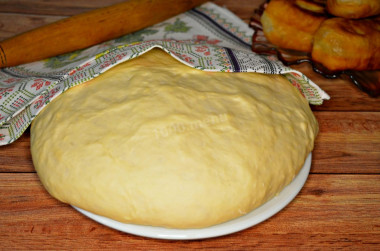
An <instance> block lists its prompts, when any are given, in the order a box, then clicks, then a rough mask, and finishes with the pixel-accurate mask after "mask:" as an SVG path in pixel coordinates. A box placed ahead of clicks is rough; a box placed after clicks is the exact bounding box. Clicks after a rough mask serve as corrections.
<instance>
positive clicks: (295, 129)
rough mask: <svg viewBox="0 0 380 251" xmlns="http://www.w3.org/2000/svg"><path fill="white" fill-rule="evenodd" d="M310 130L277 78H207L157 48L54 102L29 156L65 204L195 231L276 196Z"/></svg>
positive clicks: (35, 130) (305, 111)
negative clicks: (194, 229)
mask: <svg viewBox="0 0 380 251" xmlns="http://www.w3.org/2000/svg"><path fill="white" fill-rule="evenodd" d="M317 130H318V126H317V122H316V120H315V118H314V116H313V114H312V112H311V110H310V108H309V105H308V103H307V101H306V100H305V99H304V98H303V97H302V95H301V94H300V93H299V92H298V90H296V88H294V87H293V86H292V85H291V84H290V83H289V81H288V80H286V79H285V78H284V77H283V76H280V75H274V76H269V75H261V74H255V73H210V72H204V71H200V70H196V69H193V68H191V67H188V66H185V65H183V64H181V63H179V62H177V61H176V60H174V59H173V58H171V57H170V56H169V55H167V54H166V53H164V52H162V51H160V50H154V51H152V52H149V53H147V54H144V55H142V56H140V57H138V58H136V59H133V60H130V61H128V62H125V63H123V64H121V65H118V66H116V67H114V68H113V69H111V70H109V71H107V72H106V73H104V74H102V75H101V76H99V77H97V78H95V79H93V80H91V81H89V82H87V83H84V84H81V85H79V86H77V87H74V88H71V89H69V90H68V91H67V92H65V93H63V94H62V95H60V96H59V97H58V98H57V99H55V100H54V101H52V102H51V103H50V104H49V105H48V106H46V107H45V108H44V110H43V111H42V112H41V113H40V114H39V115H38V116H37V117H36V119H35V120H34V122H33V124H32V128H31V152H32V157H33V163H34V165H35V168H36V170H37V173H38V175H39V177H40V179H41V182H42V184H43V185H44V186H45V188H46V189H47V190H48V191H49V193H50V194H51V195H52V196H54V197H55V198H57V199H58V200H60V201H62V202H65V203H69V204H71V205H74V206H77V207H79V208H82V209H85V210H87V211H90V212H93V213H95V214H98V215H102V216H106V217H108V218H111V219H114V220H117V221H120V222H126V223H134V224H142V225H152V226H164V227H169V228H201V227H207V226H211V225H214V224H218V223H222V222H225V221H228V220H231V219H234V218H236V217H239V216H241V215H244V214H246V213H248V212H250V211H251V210H252V209H254V208H256V207H258V206H260V205H261V204H263V203H264V202H266V201H267V200H268V199H270V198H272V197H273V196H275V195H276V194H277V193H279V192H280V191H281V190H282V189H283V188H284V186H286V185H287V184H288V183H290V182H291V181H292V179H293V178H294V176H295V175H296V174H297V173H298V171H299V170H300V168H301V167H302V166H303V163H304V161H305V159H306V157H307V155H308V154H309V153H310V151H311V150H312V149H313V144H314V138H315V136H316V133H317Z"/></svg>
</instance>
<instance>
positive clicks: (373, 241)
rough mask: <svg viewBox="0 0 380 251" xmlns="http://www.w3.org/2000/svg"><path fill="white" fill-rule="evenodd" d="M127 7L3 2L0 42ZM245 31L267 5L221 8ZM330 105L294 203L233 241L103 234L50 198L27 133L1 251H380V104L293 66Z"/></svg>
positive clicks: (0, 231) (4, 211)
mask: <svg viewBox="0 0 380 251" xmlns="http://www.w3.org/2000/svg"><path fill="white" fill-rule="evenodd" d="M122 1H123V0H110V1H100V0H93V1H89V0H65V1H60V0H50V1H45V0H0V40H2V39H6V38H8V37H11V36H13V35H16V34H19V33H21V32H24V31H27V30H29V29H33V28H36V27H39V26H41V25H44V24H48V23H51V22H53V21H56V20H59V19H62V18H64V17H66V16H70V15H74V14H78V13H82V12H84V11H88V10H91V9H94V8H99V7H103V6H107V5H110V4H113V3H118V2H122ZM214 2H215V3H217V4H219V5H221V6H225V7H227V8H228V9H229V10H231V11H232V12H234V13H235V14H236V15H238V16H239V17H240V18H242V19H243V20H244V21H246V22H248V20H249V17H250V15H251V13H252V11H253V10H254V9H255V8H256V7H257V6H258V5H259V4H260V3H261V2H262V0H216V1H214ZM294 68H295V69H297V70H300V71H302V72H303V73H305V74H306V75H307V76H308V77H309V78H310V79H311V80H313V81H314V82H315V83H317V84H318V85H319V86H320V87H321V88H322V89H324V90H325V91H326V92H327V93H328V94H329V95H330V96H331V100H329V101H325V102H324V104H323V105H321V106H312V110H313V111H314V114H315V116H316V118H317V120H318V122H319V125H320V133H319V135H318V138H317V140H316V144H315V149H314V151H313V162H312V168H311V174H310V176H309V178H308V180H307V182H306V184H305V187H304V188H303V189H302V190H301V193H300V194H299V195H298V196H297V197H296V199H295V200H294V201H293V202H291V203H290V204H289V205H288V206H287V207H286V208H285V209H284V210H282V211H281V212H280V213H278V214H277V215H275V216H274V217H272V218H270V219H269V220H267V221H265V222H263V223H261V224H259V225H257V226H254V227H252V228H249V229H247V230H244V231H241V232H238V233H235V234H231V235H228V236H223V237H218V238H212V239H206V240H196V241H166V240H154V239H149V238H144V237H138V236H133V235H129V234H125V233H121V232H119V231H116V230H112V229H110V228H107V227H104V226H102V225H100V224H98V223H96V222H94V221H92V220H90V219H88V218H86V217H85V216H83V215H81V214H80V213H78V212H76V211H75V210H73V209H72V208H71V207H70V206H68V205H65V204H62V203H60V202H58V201H56V200H55V199H53V198H52V197H51V196H50V195H49V194H48V193H47V192H46V191H45V189H44V188H43V187H42V185H41V183H40V182H39V180H38V177H37V175H36V173H35V171H34V168H33V163H32V159H31V155H30V152H29V147H30V136H29V130H28V131H27V132H26V133H25V134H24V135H23V136H22V137H21V138H20V139H19V140H18V141H16V142H15V143H13V144H11V145H9V146H3V147H0V151H1V154H0V250H14V249H22V250H31V249H37V250H40V249H49V250H51V249H69V250H76V249H91V250H92V249H110V250H115V249H128V250H129V249H132V250H147V249H148V250H184V249H210V250H252V249H254V248H256V249H264V248H269V249H276V250H277V249H292V250H294V249H295V250H326V249H328V250H329V249H354V250H380V241H379V240H380V102H379V101H380V99H379V98H371V97H369V96H368V95H367V94H365V93H363V92H361V91H360V90H358V89H357V88H356V87H355V86H354V85H353V84H352V83H351V82H349V81H347V80H342V79H336V80H328V79H324V78H323V77H321V76H319V75H318V74H316V73H314V72H313V71H312V70H311V68H310V67H309V66H308V65H307V64H302V65H299V66H294Z"/></svg>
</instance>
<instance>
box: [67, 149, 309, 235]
mask: <svg viewBox="0 0 380 251" xmlns="http://www.w3.org/2000/svg"><path fill="white" fill-rule="evenodd" d="M310 166H311V153H310V154H309V156H308V157H307V159H306V161H305V164H304V166H303V167H302V169H301V170H300V172H299V174H298V175H297V176H296V177H295V179H294V180H293V181H292V182H291V183H290V184H289V185H288V186H286V187H285V188H284V189H283V190H282V191H281V192H280V193H279V194H278V195H277V196H276V197H274V198H273V199H271V200H270V201H268V202H267V203H265V204H263V205H262V206H260V207H258V208H256V209H255V210H253V211H252V212H250V213H249V214H246V215H244V216H241V217H239V218H236V219H234V220H231V221H228V222H225V223H222V224H219V225H215V226H212V227H207V228H201V229H169V228H163V227H151V226H142V225H134V224H125V223H121V222H118V221H115V220H111V219H109V218H106V217H103V216H99V215H96V214H93V213H90V212H87V211H85V210H83V209H80V208H77V207H74V208H75V209H76V210H78V211H79V212H81V213H82V214H84V215H86V216H88V217H89V218H91V219H93V220H94V221H97V222H99V223H101V224H103V225H106V226H108V227H110V228H114V229H117V230H119V231H122V232H125V233H130V234H134V235H139V236H145V237H150V238H157V239H170V240H191V239H204V238H210V237H217V236H222V235H226V234H231V233H235V232H237V231H241V230H243V229H246V228H249V227H252V226H254V225H256V224H259V223H260V222H263V221H264V220H266V219H268V218H270V217H272V216H273V215H274V214H276V213H278V212H279V211H280V210H281V209H283V208H284V207H285V206H286V205H288V204H289V203H290V202H291V201H292V200H293V199H294V198H295V197H296V195H297V194H298V193H299V191H300V190H301V188H302V187H303V185H304V184H305V182H306V180H307V177H308V175H309V171H310Z"/></svg>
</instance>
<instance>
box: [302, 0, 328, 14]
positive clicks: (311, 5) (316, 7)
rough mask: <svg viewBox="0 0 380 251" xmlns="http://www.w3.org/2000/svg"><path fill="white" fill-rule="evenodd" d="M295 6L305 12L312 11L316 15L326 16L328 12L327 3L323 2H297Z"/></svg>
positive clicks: (303, 0) (309, 0)
mask: <svg viewBox="0 0 380 251" xmlns="http://www.w3.org/2000/svg"><path fill="white" fill-rule="evenodd" d="M295 4H296V5H297V6H298V7H299V8H301V9H303V10H307V11H311V12H314V13H319V14H324V13H325V11H326V8H325V7H326V6H325V3H321V2H316V1H311V0H296V1H295Z"/></svg>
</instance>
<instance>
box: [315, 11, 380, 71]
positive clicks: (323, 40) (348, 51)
mask: <svg viewBox="0 0 380 251" xmlns="http://www.w3.org/2000/svg"><path fill="white" fill-rule="evenodd" d="M312 58H313V60H314V61H317V62H320V63H322V64H323V65H324V66H325V67H327V68H328V69H330V70H332V71H335V70H345V69H351V70H375V69H380V19H379V18H377V19H363V20H350V19H344V18H331V19H328V20H326V21H324V22H323V23H322V25H321V27H320V28H319V29H318V31H317V32H316V34H315V38H314V44H313V49H312Z"/></svg>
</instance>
